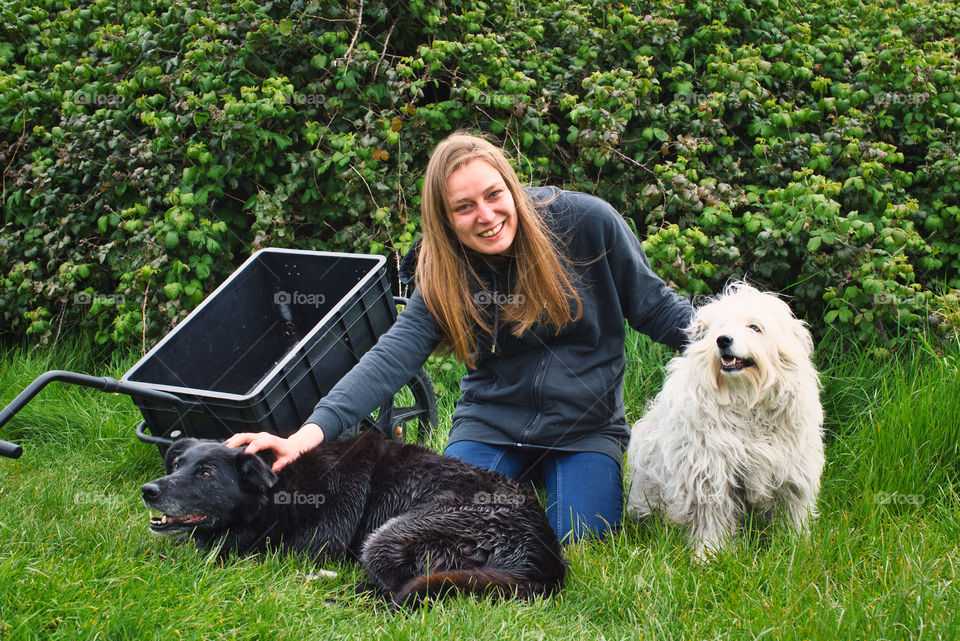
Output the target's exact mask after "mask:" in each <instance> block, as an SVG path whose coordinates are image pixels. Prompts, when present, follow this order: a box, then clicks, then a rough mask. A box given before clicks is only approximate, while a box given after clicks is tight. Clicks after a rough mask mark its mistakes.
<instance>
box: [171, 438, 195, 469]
mask: <svg viewBox="0 0 960 641" xmlns="http://www.w3.org/2000/svg"><path fill="white" fill-rule="evenodd" d="M197 443H199V441H198V440H197V439H195V438H181V439H177V440H176V441H174V442H173V445H171V446H170V447H168V448H167V453H166V454H164V455H163V465H164V467H165V468H166V470H167V474H172V473H173V461H174V460H176V458H177V457H178V456H180V455H181V454H183V453H184V452H185V451H187V448H189V447H191V446H193V445H196V444H197Z"/></svg>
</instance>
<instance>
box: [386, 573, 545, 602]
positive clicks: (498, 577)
mask: <svg viewBox="0 0 960 641" xmlns="http://www.w3.org/2000/svg"><path fill="white" fill-rule="evenodd" d="M561 587H563V580H562V579H560V580H559V581H556V582H554V583H553V584H548V583H543V582H539V581H531V580H529V579H527V578H519V577H517V576H515V575H513V574H511V573H510V572H507V571H504V570H495V569H489V568H484V569H474V570H447V571H445V572H433V573H430V574H424V575H421V576H418V577H417V578H415V579H412V580H411V581H409V582H408V583H407V584H406V585H405V586H403V588H401V589H400V590H399V591H397V592H396V593H395V594H394V595H393V600H394V602H395V603H397V604H398V605H407V606H417V605H421V604H423V603H424V602H425V601H426V600H427V599H440V598H443V597H446V596H449V595H451V594H477V595H481V596H492V597H494V598H507V597H517V598H521V599H529V598H531V597H534V596H547V595H550V594H553V593H554V592H556V591H557V590H559V589H560V588H561Z"/></svg>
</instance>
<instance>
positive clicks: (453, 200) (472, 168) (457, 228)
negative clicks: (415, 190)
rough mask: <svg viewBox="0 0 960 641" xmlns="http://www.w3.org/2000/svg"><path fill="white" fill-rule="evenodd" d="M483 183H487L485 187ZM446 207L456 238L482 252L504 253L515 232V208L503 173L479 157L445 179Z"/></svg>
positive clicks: (507, 249)
mask: <svg viewBox="0 0 960 641" xmlns="http://www.w3.org/2000/svg"><path fill="white" fill-rule="evenodd" d="M484 185H486V186H484ZM447 202H448V203H449V204H448V205H447V209H448V211H449V213H450V224H451V225H452V226H453V231H454V233H455V234H456V235H457V239H458V240H459V241H460V242H461V243H462V244H463V245H464V246H465V247H469V248H470V249H472V250H474V251H476V252H480V253H481V254H503V253H505V252H507V251H509V249H510V247H511V246H512V245H513V238H514V236H515V235H516V233H517V209H516V207H515V206H514V203H513V196H512V195H511V194H510V191H509V190H508V189H507V184H506V183H505V182H504V180H503V176H501V175H500V172H499V171H497V170H496V169H495V168H494V167H493V166H492V165H491V164H490V163H488V162H487V161H485V160H482V159H480V158H477V159H475V160H471V161H470V162H468V163H466V164H465V165H463V166H462V167H460V168H458V169H457V170H456V171H454V172H453V173H452V174H450V177H449V178H447Z"/></svg>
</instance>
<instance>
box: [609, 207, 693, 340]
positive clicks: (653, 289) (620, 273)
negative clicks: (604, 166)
mask: <svg viewBox="0 0 960 641" xmlns="http://www.w3.org/2000/svg"><path fill="white" fill-rule="evenodd" d="M608 207H609V209H610V212H611V213H612V216H611V220H610V223H609V224H608V250H609V251H608V252H607V261H608V263H609V264H610V272H611V273H612V275H613V278H614V281H615V282H616V284H617V292H618V293H619V296H620V306H621V307H622V308H623V315H624V317H625V318H626V319H627V322H628V323H630V326H631V327H633V328H634V329H635V330H637V331H638V332H641V333H643V334H646V335H648V336H649V337H650V338H652V339H653V340H655V341H657V342H658V343H663V344H664V345H668V346H670V347H672V348H674V349H682V348H683V347H684V346H685V345H686V344H687V335H686V333H685V331H684V330H685V329H686V328H687V327H688V326H689V325H690V321H691V320H692V318H693V307H692V306H691V305H690V301H688V300H687V299H686V298H683V297H682V296H680V295H679V294H677V293H676V292H675V291H674V290H672V289H670V288H669V287H667V285H666V283H664V282H663V280H662V279H661V278H660V277H659V276H657V275H656V274H655V273H654V272H653V269H652V268H651V267H650V262H649V260H648V259H647V255H646V253H644V251H643V247H641V245H640V241H639V240H638V239H637V237H636V235H635V234H634V233H633V230H632V229H630V227H629V225H627V222H626V221H625V220H624V219H623V216H621V215H620V213H619V212H617V211H616V210H615V209H613V207H611V206H609V205H608Z"/></svg>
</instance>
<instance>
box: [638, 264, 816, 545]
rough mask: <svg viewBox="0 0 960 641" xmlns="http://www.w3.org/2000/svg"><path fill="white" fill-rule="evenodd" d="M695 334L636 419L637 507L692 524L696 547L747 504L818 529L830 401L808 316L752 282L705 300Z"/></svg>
mask: <svg viewBox="0 0 960 641" xmlns="http://www.w3.org/2000/svg"><path fill="white" fill-rule="evenodd" d="M687 331H688V334H689V337H690V343H689V345H688V346H687V348H686V350H685V351H684V353H683V354H682V355H681V356H677V357H675V358H674V359H673V360H671V361H670V363H669V365H668V367H667V378H666V380H665V381H664V384H663V389H662V391H661V392H660V393H659V394H658V395H657V397H656V398H655V399H654V400H653V402H652V403H651V405H650V406H649V408H648V409H647V412H646V414H645V415H644V417H643V418H642V419H641V420H640V421H638V422H637V424H636V425H634V427H633V435H632V438H631V440H630V447H629V450H628V453H627V462H628V464H629V466H630V469H631V474H632V481H633V482H632V486H631V489H630V495H629V498H628V501H627V511H628V512H629V513H630V515H631V516H633V517H635V518H639V517H642V516H645V515H647V514H649V513H650V512H651V511H653V510H655V509H659V510H663V511H664V512H665V514H666V516H667V518H668V519H670V520H671V521H674V522H677V523H680V524H684V525H686V526H688V527H689V534H690V540H691V543H692V544H693V546H694V550H695V552H696V555H697V557H699V558H701V559H702V558H704V557H705V556H706V555H707V553H708V552H710V551H714V550H718V549H720V548H721V547H723V545H724V544H725V543H726V542H727V541H728V540H729V539H730V537H731V536H733V535H734V534H735V533H736V531H737V527H738V525H739V524H740V522H741V520H742V519H743V517H744V515H745V512H746V510H747V509H751V510H753V511H754V512H759V513H761V514H763V515H765V516H766V517H768V518H769V519H773V518H774V517H776V516H778V515H781V516H782V517H783V518H784V519H785V520H786V521H787V523H788V524H789V525H790V526H792V527H793V528H794V529H795V530H796V531H797V532H803V533H807V527H808V519H810V518H812V517H813V516H815V515H816V500H817V493H818V491H819V489H820V473H821V471H822V469H823V464H824V455H823V437H822V424H823V409H822V408H821V406H820V397H819V385H818V383H819V381H818V377H817V372H816V369H815V368H814V366H813V363H812V362H811V360H810V357H811V355H812V352H813V340H812V338H811V337H810V333H809V332H808V331H807V329H806V327H805V326H804V324H803V322H802V321H800V320H798V319H796V318H795V317H794V316H793V314H792V313H791V311H790V308H789V306H788V305H787V304H786V303H785V302H783V301H782V300H780V299H779V298H777V297H776V296H774V295H773V294H769V293H763V292H760V291H758V290H756V289H754V288H753V287H751V286H750V285H747V284H746V283H734V284H732V285H729V286H727V288H726V289H725V290H724V292H723V294H722V295H721V296H720V297H719V298H717V299H715V300H713V301H711V302H709V303H708V304H706V305H704V306H703V307H701V308H699V309H698V310H697V313H696V315H695V316H694V320H693V323H692V324H691V326H690V328H689V329H688V330H687Z"/></svg>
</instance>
